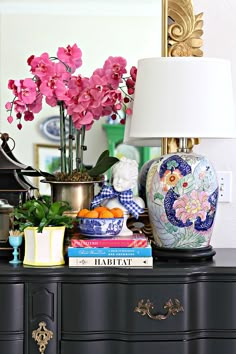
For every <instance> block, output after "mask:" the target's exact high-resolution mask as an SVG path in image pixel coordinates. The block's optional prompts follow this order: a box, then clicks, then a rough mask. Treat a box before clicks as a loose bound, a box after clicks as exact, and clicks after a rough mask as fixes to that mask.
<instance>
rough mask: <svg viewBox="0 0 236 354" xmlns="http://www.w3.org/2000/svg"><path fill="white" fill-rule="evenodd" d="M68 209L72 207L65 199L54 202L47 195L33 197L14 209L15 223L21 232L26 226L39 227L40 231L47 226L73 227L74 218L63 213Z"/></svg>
mask: <svg viewBox="0 0 236 354" xmlns="http://www.w3.org/2000/svg"><path fill="white" fill-rule="evenodd" d="M68 210H71V207H70V205H69V203H68V202H65V201H58V202H54V203H52V202H51V199H50V197H47V196H44V197H41V198H39V199H31V200H28V201H27V202H25V203H24V204H22V206H19V207H16V208H15V209H14V211H13V216H14V225H17V226H18V228H19V231H21V232H22V231H23V230H24V229H25V228H26V227H37V228H38V232H42V230H43V228H44V227H46V226H65V227H67V228H72V227H73V218H71V217H70V216H67V215H63V213H64V212H65V211H68Z"/></svg>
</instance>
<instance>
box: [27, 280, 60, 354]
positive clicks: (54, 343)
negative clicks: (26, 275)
mask: <svg viewBox="0 0 236 354" xmlns="http://www.w3.org/2000/svg"><path fill="white" fill-rule="evenodd" d="M26 298H27V300H28V306H27V309H26V311H27V314H26V316H27V317H28V324H27V330H26V338H27V353H26V354H38V353H39V346H38V345H37V343H36V341H35V340H34V339H33V338H32V332H33V331H34V330H37V329H38V328H39V324H40V322H45V323H46V330H50V331H52V333H53V337H52V339H50V341H49V342H48V345H47V347H46V351H45V353H47V354H57V353H59V348H58V303H57V298H58V284H56V283H51V284H45V283H35V284H33V283H29V284H28V285H27V292H26Z"/></svg>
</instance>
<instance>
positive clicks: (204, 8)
mask: <svg viewBox="0 0 236 354" xmlns="http://www.w3.org/2000/svg"><path fill="white" fill-rule="evenodd" d="M193 3H194V12H195V14H197V13H199V12H203V13H204V17H203V19H204V27H203V29H204V36H203V40H204V47H203V51H204V56H208V57H218V58H226V59H230V61H231V65H232V76H233V85H234V93H235V102H236V37H235V32H236V21H235V13H236V1H235V0H193ZM216 75H217V73H216ZM222 124H224V117H222ZM195 151H196V152H199V153H201V154H203V155H206V156H208V157H209V159H210V160H211V161H212V163H213V164H214V166H215V169H216V170H217V171H232V176H233V183H232V202H231V203H220V204H218V212H217V217H216V225H215V230H214V234H213V238H212V245H213V246H214V247H236V152H235V151H236V139H232V140H218V139H216V140H205V141H204V140H202V142H201V144H200V145H199V146H198V148H196V149H195Z"/></svg>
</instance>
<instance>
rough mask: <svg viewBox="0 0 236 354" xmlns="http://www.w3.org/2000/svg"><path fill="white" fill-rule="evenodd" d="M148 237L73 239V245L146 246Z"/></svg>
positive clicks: (141, 235)
mask: <svg viewBox="0 0 236 354" xmlns="http://www.w3.org/2000/svg"><path fill="white" fill-rule="evenodd" d="M147 245H148V239H147V237H146V236H144V235H143V234H140V235H133V236H128V237H124V236H117V237H112V238H105V237H104V238H90V239H79V240H76V239H72V240H71V246H72V247H146V246H147Z"/></svg>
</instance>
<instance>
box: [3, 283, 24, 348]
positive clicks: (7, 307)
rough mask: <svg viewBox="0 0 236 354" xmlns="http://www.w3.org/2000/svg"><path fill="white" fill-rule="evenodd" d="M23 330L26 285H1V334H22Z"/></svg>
mask: <svg viewBox="0 0 236 354" xmlns="http://www.w3.org/2000/svg"><path fill="white" fill-rule="evenodd" d="M23 329H24V284H0V332H22V331H23ZM0 353H1V351H0ZM1 354H2V353H1Z"/></svg>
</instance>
